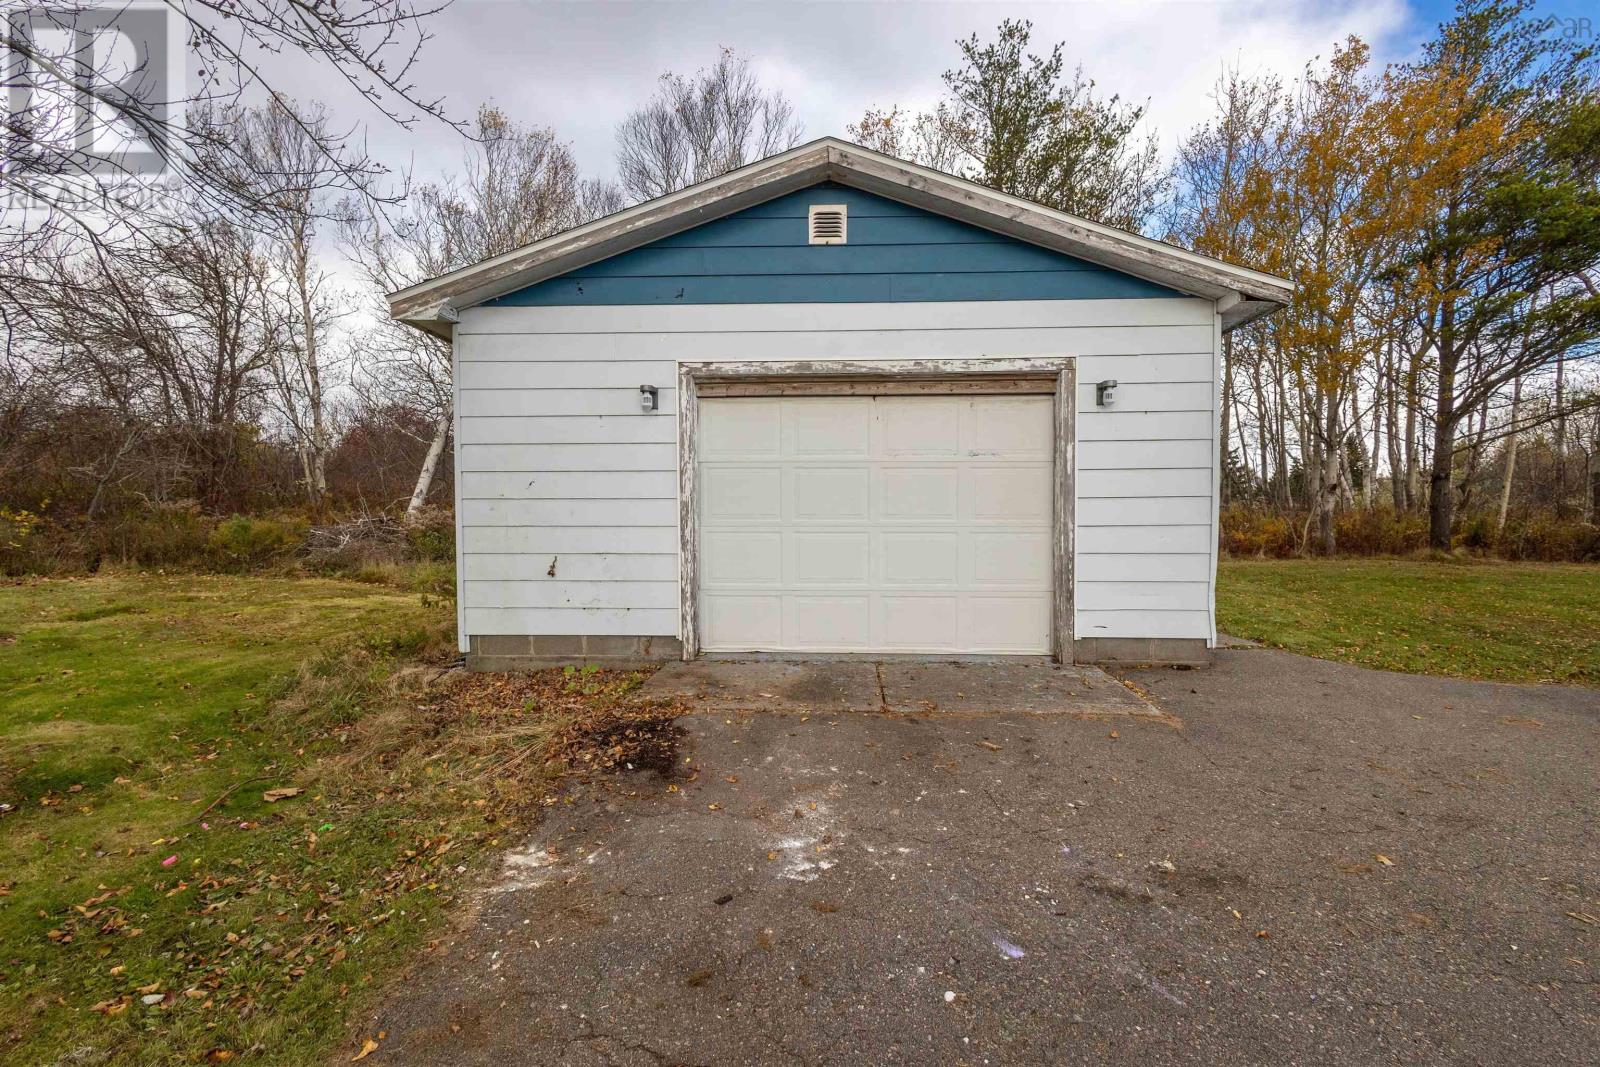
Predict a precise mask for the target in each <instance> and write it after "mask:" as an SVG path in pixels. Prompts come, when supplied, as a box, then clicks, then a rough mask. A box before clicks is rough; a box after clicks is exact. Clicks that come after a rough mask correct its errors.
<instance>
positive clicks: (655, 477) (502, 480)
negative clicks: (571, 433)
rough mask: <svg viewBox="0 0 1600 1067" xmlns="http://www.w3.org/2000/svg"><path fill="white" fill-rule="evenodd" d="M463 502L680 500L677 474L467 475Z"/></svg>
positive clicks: (463, 480) (493, 472)
mask: <svg viewBox="0 0 1600 1067" xmlns="http://www.w3.org/2000/svg"><path fill="white" fill-rule="evenodd" d="M461 498H462V499H463V500H539V499H551V500H590V499H593V500H612V499H621V498H626V499H631V500H640V499H657V500H676V499H677V498H678V474H677V472H676V471H496V470H479V471H465V472H463V473H462V475H461Z"/></svg>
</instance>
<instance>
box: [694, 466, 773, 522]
mask: <svg viewBox="0 0 1600 1067" xmlns="http://www.w3.org/2000/svg"><path fill="white" fill-rule="evenodd" d="M700 475H701V476H700V494H701V496H700V499H701V506H702V507H703V508H704V509H705V514H706V517H707V519H708V520H709V521H711V522H718V521H724V520H727V521H747V520H751V519H769V520H773V521H777V520H779V519H781V518H783V485H782V481H783V468H781V467H744V466H731V465H726V464H719V465H713V464H706V465H705V466H703V467H701V468H700Z"/></svg>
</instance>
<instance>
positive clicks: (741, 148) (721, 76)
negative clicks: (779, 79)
mask: <svg viewBox="0 0 1600 1067" xmlns="http://www.w3.org/2000/svg"><path fill="white" fill-rule="evenodd" d="M801 132H802V131H801V126H800V123H799V122H797V121H796V120H795V117H794V106H793V105H792V104H790V103H789V101H788V99H787V98H786V97H785V96H784V95H783V94H782V93H781V92H778V91H777V90H775V89H774V90H768V89H763V88H762V87H761V84H760V81H759V80H758V79H757V77H756V74H755V71H754V70H752V69H751V66H750V60H749V57H747V56H741V55H739V54H737V53H735V52H734V51H733V50H732V49H729V48H724V49H723V50H722V54H721V55H720V56H719V57H718V58H717V62H716V65H715V66H712V67H710V68H708V69H705V70H701V71H698V72H696V73H695V75H694V76H693V77H684V76H683V75H681V74H673V73H670V72H669V73H666V74H663V75H662V76H661V82H660V85H659V87H658V88H657V90H656V95H655V96H654V97H653V98H651V100H650V102H649V103H648V104H646V105H645V106H644V107H642V108H640V109H639V110H637V111H634V112H633V113H632V114H630V115H629V116H628V117H627V118H626V119H623V121H622V124H621V125H619V126H618V127H617V170H618V173H619V174H620V176H621V181H622V187H623V189H624V190H625V191H626V192H627V194H628V195H629V196H631V197H633V198H634V199H635V200H649V199H651V198H653V197H657V196H665V195H666V194H667V193H673V192H677V191H678V190H679V189H682V188H683V187H684V186H686V185H693V184H694V183H695V182H702V181H705V180H706V179H708V178H715V177H716V176H717V175H719V174H726V173H727V172H728V171H730V170H734V169H735V168H738V167H742V166H744V165H745V164H746V163H750V162H754V161H755V160H758V159H762V158H765V157H766V156H770V155H773V154H775V153H777V152H782V151H784V150H785V149H789V148H793V147H794V146H795V145H796V144H798V143H799V142H800V135H801Z"/></svg>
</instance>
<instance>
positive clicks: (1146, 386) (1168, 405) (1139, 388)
mask: <svg viewBox="0 0 1600 1067" xmlns="http://www.w3.org/2000/svg"><path fill="white" fill-rule="evenodd" d="M1107 358H1110V357H1107ZM1206 373H1207V374H1208V375H1209V373H1210V372H1209V371H1206ZM1096 399H1097V395H1096V392H1095V383H1094V382H1093V381H1085V380H1084V378H1083V376H1082V375H1081V374H1080V375H1079V378H1078V414H1079V415H1080V416H1081V415H1084V414H1090V413H1094V412H1095V411H1096V408H1095V401H1096ZM1210 410H1211V382H1210V381H1203V382H1143V383H1138V384H1134V385H1127V384H1120V380H1119V386H1118V389H1117V395H1116V407H1115V409H1114V410H1113V411H1111V412H1109V414H1116V415H1128V414H1132V413H1135V412H1140V411H1210Z"/></svg>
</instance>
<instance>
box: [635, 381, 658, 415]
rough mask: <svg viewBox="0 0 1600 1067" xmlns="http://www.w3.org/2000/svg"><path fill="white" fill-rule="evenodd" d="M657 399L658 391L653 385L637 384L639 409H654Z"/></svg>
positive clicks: (647, 410)
mask: <svg viewBox="0 0 1600 1067" xmlns="http://www.w3.org/2000/svg"><path fill="white" fill-rule="evenodd" d="M658 400H659V395H658V391H657V389H656V387H655V386H653V385H641V386H639V410H641V411H646V412H649V411H654V410H655V409H656V405H657V403H658Z"/></svg>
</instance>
